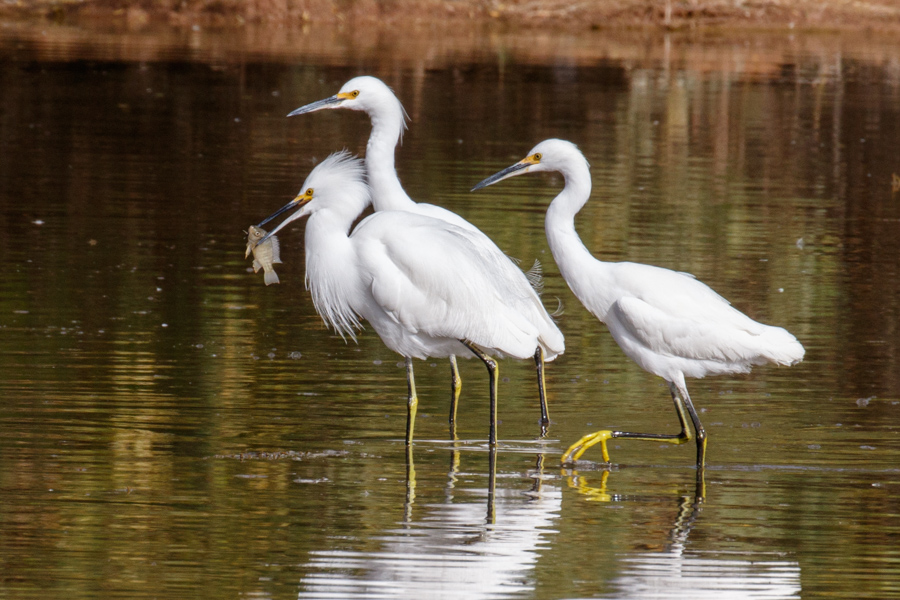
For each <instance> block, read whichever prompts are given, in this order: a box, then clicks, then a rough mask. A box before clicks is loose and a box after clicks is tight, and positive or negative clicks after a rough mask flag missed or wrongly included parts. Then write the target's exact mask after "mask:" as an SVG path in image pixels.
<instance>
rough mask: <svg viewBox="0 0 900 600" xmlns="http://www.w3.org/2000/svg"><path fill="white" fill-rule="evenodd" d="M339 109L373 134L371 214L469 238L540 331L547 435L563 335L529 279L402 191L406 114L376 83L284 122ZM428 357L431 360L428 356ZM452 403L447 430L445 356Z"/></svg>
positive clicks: (538, 358) (457, 387)
mask: <svg viewBox="0 0 900 600" xmlns="http://www.w3.org/2000/svg"><path fill="white" fill-rule="evenodd" d="M334 108H344V109H349V110H358V111H363V112H365V113H366V114H367V115H368V116H369V119H370V120H371V122H372V132H371V134H370V135H369V141H368V143H367V145H366V174H367V176H368V181H369V186H370V187H371V189H372V206H373V207H374V208H375V211H385V210H402V211H407V212H411V213H415V214H418V215H424V216H428V217H433V218H435V219H440V220H442V221H446V222H447V223H450V224H452V225H455V226H457V227H461V228H463V229H466V230H468V231H469V232H471V234H472V235H471V236H470V238H469V243H472V244H475V245H476V246H477V248H478V250H479V252H480V253H481V255H482V257H483V261H484V263H485V264H484V267H485V268H490V269H491V272H492V273H493V276H494V277H498V278H501V279H504V280H505V282H506V283H505V285H508V286H510V290H511V291H512V292H513V295H512V296H511V297H510V301H512V302H513V304H512V305H511V306H512V308H514V309H515V310H517V311H519V313H520V314H521V315H522V316H524V317H525V318H527V319H528V320H529V321H530V322H531V323H532V324H534V326H535V327H537V328H538V329H539V331H540V335H539V340H540V344H539V345H538V346H537V348H536V349H535V354H534V362H535V367H536V368H537V376H538V395H539V398H540V403H541V427H542V430H544V431H546V427H547V425H548V424H549V423H550V416H549V414H548V411H547V400H546V394H545V389H544V388H545V386H544V361H547V362H549V361H551V360H553V358H555V357H556V356H557V355H559V354H562V353H563V351H564V350H565V340H564V338H563V334H562V332H561V331H560V330H559V328H558V327H557V326H556V323H554V322H553V319H552V318H551V317H550V315H549V314H547V311H546V310H545V309H544V307H543V305H542V304H541V299H540V296H539V295H538V294H537V292H535V290H534V289H532V285H531V282H530V281H529V278H530V276H531V277H533V278H539V274H535V273H534V272H531V273H529V275H525V274H524V273H523V272H522V270H521V269H519V268H518V267H517V266H516V265H515V263H513V262H512V260H510V259H509V257H508V256H506V254H504V253H503V251H502V250H500V248H498V247H497V245H496V244H494V242H493V241H491V239H490V238H489V237H487V236H486V235H485V234H484V233H482V232H481V231H480V230H479V229H478V228H477V227H475V226H474V225H472V224H471V223H469V222H468V221H466V220H465V219H463V218H462V217H460V216H459V215H457V214H456V213H454V212H451V211H449V210H447V209H445V208H442V207H440V206H435V205H433V204H424V203H416V202H414V201H413V200H412V198H410V197H409V195H408V194H407V193H406V191H404V189H403V186H402V185H401V184H400V180H399V179H398V177H397V170H396V168H395V167H394V152H395V149H396V147H397V144H398V143H400V142H401V141H402V138H403V131H404V129H406V111H405V110H404V109H403V105H402V104H401V103H400V100H398V99H397V97H396V96H395V95H394V93H393V92H392V91H391V89H390V88H389V87H388V86H387V85H386V84H385V83H384V82H383V81H381V80H380V79H378V78H376V77H371V76H368V75H363V76H361V77H354V78H353V79H351V80H350V81H348V82H347V83H345V84H344V85H343V86H342V87H341V89H340V91H338V93H337V94H335V95H334V96H330V97H328V98H325V99H324V100H319V101H317V102H313V103H311V104H307V105H306V106H302V107H300V108H298V109H296V110H294V111H292V112H291V113H290V114H288V116H289V117H292V116H295V115H301V114H305V113H310V112H315V111H317V110H323V109H334ZM431 356H435V355H434V354H432V355H431ZM450 374H451V397H450V424H451V427H453V426H454V423H455V420H456V406H457V402H458V400H459V394H460V391H461V387H462V383H461V380H460V377H459V369H458V367H457V364H456V357H455V356H454V355H451V356H450Z"/></svg>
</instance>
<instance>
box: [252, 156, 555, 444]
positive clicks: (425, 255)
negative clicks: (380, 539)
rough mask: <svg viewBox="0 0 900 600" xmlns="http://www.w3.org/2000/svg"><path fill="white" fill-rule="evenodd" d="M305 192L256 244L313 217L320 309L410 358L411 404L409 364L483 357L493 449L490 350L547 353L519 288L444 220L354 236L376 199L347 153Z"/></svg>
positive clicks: (395, 218) (316, 174)
mask: <svg viewBox="0 0 900 600" xmlns="http://www.w3.org/2000/svg"><path fill="white" fill-rule="evenodd" d="M302 189H303V190H304V191H302V192H301V193H300V194H299V195H297V197H296V198H294V199H293V200H292V201H291V202H289V203H288V204H287V205H285V206H284V207H282V208H281V209H279V210H278V211H276V212H275V213H274V214H273V215H272V216H270V217H269V218H267V219H266V220H265V221H263V223H261V224H260V225H262V224H264V223H266V222H268V221H269V220H271V219H273V218H274V217H276V216H278V215H280V214H282V213H284V212H287V211H288V210H290V209H292V208H297V209H299V210H297V211H296V212H294V213H293V214H291V215H290V216H289V217H287V218H286V219H285V220H284V221H283V222H282V223H281V224H280V225H278V226H277V227H275V228H274V229H273V230H272V231H271V232H270V233H269V234H268V235H267V236H266V237H264V238H262V239H261V240H260V241H259V242H258V243H260V244H262V243H265V242H266V240H267V239H268V238H269V237H271V236H273V235H275V234H276V233H277V232H279V231H280V230H281V229H282V228H284V227H285V226H286V225H288V224H289V223H291V222H292V221H294V220H295V219H299V218H301V217H305V216H309V220H308V221H307V223H306V241H305V243H306V282H307V285H308V287H309V290H310V293H311V295H312V299H313V304H314V305H315V308H316V311H317V312H318V313H319V315H320V316H321V317H322V318H323V319H324V320H325V322H326V323H327V324H329V325H330V326H331V327H332V328H334V329H335V330H336V331H337V332H338V333H340V334H341V336H349V337H350V338H352V339H354V340H355V339H356V338H355V335H356V330H357V329H359V328H360V327H361V322H360V319H365V320H366V321H368V322H369V323H370V324H371V325H372V327H373V329H375V331H376V332H377V333H378V335H379V336H381V339H382V341H384V343H385V344H386V345H387V346H388V348H390V349H391V350H393V351H395V352H397V353H398V354H400V355H402V356H403V357H405V358H406V368H407V382H408V384H409V397H410V398H411V399H415V398H416V394H415V379H414V377H413V368H412V359H413V358H420V359H424V358H426V357H428V356H435V357H446V356H450V355H454V354H459V353H460V352H463V353H468V352H467V349H468V351H471V352H472V353H473V354H474V355H475V356H477V357H478V358H480V359H481V360H482V361H483V362H484V364H485V366H487V369H488V372H489V374H490V377H491V379H490V394H491V404H490V413H491V426H490V438H489V440H490V444H491V445H496V439H497V438H496V423H497V380H498V372H497V365H496V361H494V360H493V359H492V358H490V357H489V356H488V353H490V354H497V355H507V356H512V357H515V358H529V357H531V356H533V355H534V353H535V348H537V347H540V346H542V342H541V340H540V334H541V331H540V329H539V328H538V327H536V326H535V325H534V324H533V322H532V321H531V320H530V319H528V318H526V317H525V316H523V315H522V313H521V312H520V311H519V310H517V309H516V308H515V307H516V306H518V305H519V304H521V297H520V296H521V294H522V290H521V289H520V288H517V287H516V286H515V285H514V282H512V281H510V280H509V279H507V278H503V277H498V276H496V274H495V273H494V271H493V270H492V269H491V268H490V267H489V266H486V265H489V263H486V261H485V257H484V252H483V249H482V247H481V246H480V241H479V240H478V237H477V236H476V235H475V234H474V233H473V232H472V231H470V230H468V229H463V228H461V227H456V226H454V225H450V224H449V223H447V222H446V221H441V220H439V219H434V218H432V217H427V216H423V215H417V214H414V213H409V212H405V211H382V212H376V213H374V214H372V215H370V216H368V217H367V218H366V219H364V220H363V221H361V222H360V223H359V225H357V226H356V227H355V228H354V229H353V232H352V233H351V232H350V229H351V227H352V226H353V223H354V221H355V220H356V219H357V218H358V217H359V216H360V214H361V213H362V212H363V211H364V210H365V208H366V207H367V206H368V205H369V203H370V195H369V188H368V186H367V185H366V184H365V181H364V178H363V164H362V161H360V160H359V159H357V158H355V157H353V156H351V155H350V154H348V153H347V152H338V153H335V154H332V155H331V156H329V157H328V158H327V159H325V160H324V161H322V163H320V164H319V165H318V166H316V167H315V168H314V169H313V170H312V172H310V174H309V176H308V177H307V179H306V182H305V183H304V184H303V188H302ZM529 289H530V288H529ZM544 351H547V352H550V350H549V349H547V348H544ZM548 356H549V357H553V356H555V355H554V354H548ZM415 412H416V402H415V401H411V402H409V403H408V405H407V444H409V443H411V442H412V437H413V435H412V434H413V427H414V422H415Z"/></svg>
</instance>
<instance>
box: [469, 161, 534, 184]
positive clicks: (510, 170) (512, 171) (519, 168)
mask: <svg viewBox="0 0 900 600" xmlns="http://www.w3.org/2000/svg"><path fill="white" fill-rule="evenodd" d="M535 164H536V163H535V161H533V160H531V157H528V158H526V159H524V160H520V161H519V162H517V163H516V164H514V165H512V166H510V167H506V168H505V169H503V170H502V171H500V172H499V173H494V174H493V175H491V176H490V177H488V178H487V179H485V180H484V181H482V182H481V183H479V184H478V185H476V186H475V187H473V188H472V190H471V191H473V192H474V191H475V190H480V189H481V188H485V187H487V186H489V185H492V184H494V183H497V182H498V181H501V180H503V179H506V178H507V177H515V176H516V175H520V174H522V173H524V172H525V171H524V170H523V169H527V168H528V167H532V166H534V165H535Z"/></svg>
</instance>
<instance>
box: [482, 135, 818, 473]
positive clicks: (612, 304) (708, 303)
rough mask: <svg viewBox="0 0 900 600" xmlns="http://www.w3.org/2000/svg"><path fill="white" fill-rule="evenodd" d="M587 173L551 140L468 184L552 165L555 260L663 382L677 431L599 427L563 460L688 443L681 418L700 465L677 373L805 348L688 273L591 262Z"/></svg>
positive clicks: (701, 447) (701, 455)
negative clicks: (633, 445) (596, 449)
mask: <svg viewBox="0 0 900 600" xmlns="http://www.w3.org/2000/svg"><path fill="white" fill-rule="evenodd" d="M589 169H590V167H589V165H588V162H587V160H586V159H585V158H584V155H583V154H582V153H581V151H580V150H579V149H578V148H577V147H576V146H575V145H574V144H572V143H570V142H566V141H563V140H557V139H550V140H545V141H543V142H541V143H540V144H538V145H537V146H535V147H534V148H533V149H532V150H531V151H530V152H529V153H528V156H526V157H525V158H523V159H522V160H521V161H519V162H517V163H516V164H514V165H512V166H510V167H508V168H506V169H503V170H502V171H500V172H498V173H496V174H494V175H492V176H490V177H488V178H487V179H485V180H484V181H482V182H481V183H479V184H478V185H476V186H475V187H474V188H473V190H477V189H480V188H483V187H486V186H489V185H491V184H494V183H497V182H498V181H501V180H503V179H506V178H507V177H514V176H516V175H522V174H524V173H536V172H541V171H556V172H558V173H560V174H561V175H562V176H563V179H564V181H565V185H564V187H563V190H562V191H561V192H560V193H559V195H557V196H556V198H554V199H553V201H552V202H551V203H550V207H549V208H548V209H547V217H546V220H545V231H546V234H547V242H548V243H549V245H550V251H551V252H552V253H553V258H554V260H556V264H557V265H558V266H559V271H560V273H561V274H562V276H563V279H565V280H566V283H567V284H568V285H569V288H570V289H571V290H572V293H574V294H575V296H576V297H577V298H578V299H579V300H580V301H581V303H582V304H584V306H585V308H587V309H588V311H590V312H591V314H593V315H594V316H595V317H597V318H598V319H600V321H602V322H603V323H605V324H606V326H607V327H608V328H609V332H610V333H611V334H612V337H613V339H614V340H615V341H616V343H617V344H619V347H620V348H621V349H622V351H623V352H625V354H626V355H627V356H628V357H629V358H631V359H632V360H633V361H634V362H636V363H637V364H638V365H639V366H640V367H641V368H643V369H644V370H645V371H648V372H650V373H653V374H654V375H658V376H659V377H662V378H663V379H665V380H666V383H668V384H669V391H670V392H671V394H672V400H673V401H674V403H675V412H676V413H677V414H678V420H679V421H680V423H681V432H680V433H679V434H677V435H669V434H657V433H632V432H629V431H609V430H601V431H597V432H595V433H592V434H589V435H586V436H584V437H583V438H581V439H580V440H578V441H577V442H576V443H575V444H573V445H572V446H571V447H570V448H569V449H568V450H567V451H566V453H565V454H564V455H563V457H562V460H563V462H564V463H565V462H569V461H574V460H578V459H579V458H580V457H581V455H582V454H583V453H584V451H585V450H587V449H588V448H590V447H591V446H594V445H596V444H598V443H599V444H600V445H601V449H602V451H603V460H604V461H606V462H609V453H608V451H607V447H606V442H607V440H609V439H610V438H628V439H637V440H655V441H663V442H670V443H673V444H683V443H685V442H689V441H691V439H692V438H693V436H692V434H691V430H690V427H689V425H688V422H687V416H688V415H689V416H690V419H691V421H692V422H693V425H694V430H695V432H696V443H697V467H698V470H700V471H702V469H703V467H704V465H705V462H706V432H705V431H704V429H703V425H702V424H701V423H700V418H699V417H698V415H697V411H696V410H695V409H694V405H693V403H692V402H691V397H690V395H689V394H688V391H687V384H686V383H685V377H698V378H699V377H704V376H706V375H720V374H725V373H746V372H748V371H750V369H751V367H752V366H754V365H761V364H765V363H767V362H771V363H775V364H779V365H793V364H796V363H798V362H800V361H801V360H802V359H803V355H804V349H803V346H802V345H800V342H798V341H797V339H796V338H795V337H794V336H793V335H791V334H790V333H788V332H787V331H786V330H785V329H782V328H781V327H772V326H769V325H763V324H762V323H758V322H756V321H754V320H753V319H751V318H750V317H748V316H746V315H745V314H743V313H742V312H740V311H738V310H737V309H735V308H733V307H732V306H731V305H730V304H729V302H728V301H727V300H725V299H724V298H722V297H721V296H720V295H718V294H717V293H716V292H714V291H713V290H712V289H711V288H709V287H708V286H707V285H705V284H703V283H701V282H700V281H698V280H696V279H694V277H693V276H692V275H689V274H687V273H679V272H676V271H670V270H669V269H664V268H661V267H654V266H650V265H644V264H639V263H632V262H617V263H613V262H604V261H600V260H597V259H596V258H594V257H593V256H592V255H591V253H590V251H589V250H588V249H587V248H586V247H585V245H584V243H582V241H581V238H579V236H578V233H577V232H576V230H575V215H576V214H577V213H578V211H580V210H581V208H582V207H583V206H584V205H585V203H586V202H587V201H588V199H589V198H590V195H591V174H590V170H589ZM686 413H687V414H686Z"/></svg>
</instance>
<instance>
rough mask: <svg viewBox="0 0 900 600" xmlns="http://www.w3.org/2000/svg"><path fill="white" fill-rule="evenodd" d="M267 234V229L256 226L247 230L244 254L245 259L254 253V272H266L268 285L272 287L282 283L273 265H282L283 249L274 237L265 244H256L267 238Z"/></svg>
mask: <svg viewBox="0 0 900 600" xmlns="http://www.w3.org/2000/svg"><path fill="white" fill-rule="evenodd" d="M266 233H267V232H266V230H265V229H261V228H259V227H256V226H255V225H251V226H250V227H249V228H248V229H247V251H246V252H244V258H247V257H248V256H250V253H251V252H252V253H253V272H254V273H259V270H260V269H263V270H264V271H265V272H266V277H265V282H266V285H271V284H273V283H280V282H279V280H278V275H277V274H276V273H275V268H274V267H273V266H272V265H273V264H275V263H278V264H281V249H280V246H279V245H278V238H277V237H275V236H274V235H273V236H272V237H270V238H269V239H267V240H266V241H265V242H263V244H261V245H257V244H256V243H257V242H258V241H259V240H261V239H262V238H263V237H265V235H266Z"/></svg>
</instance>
